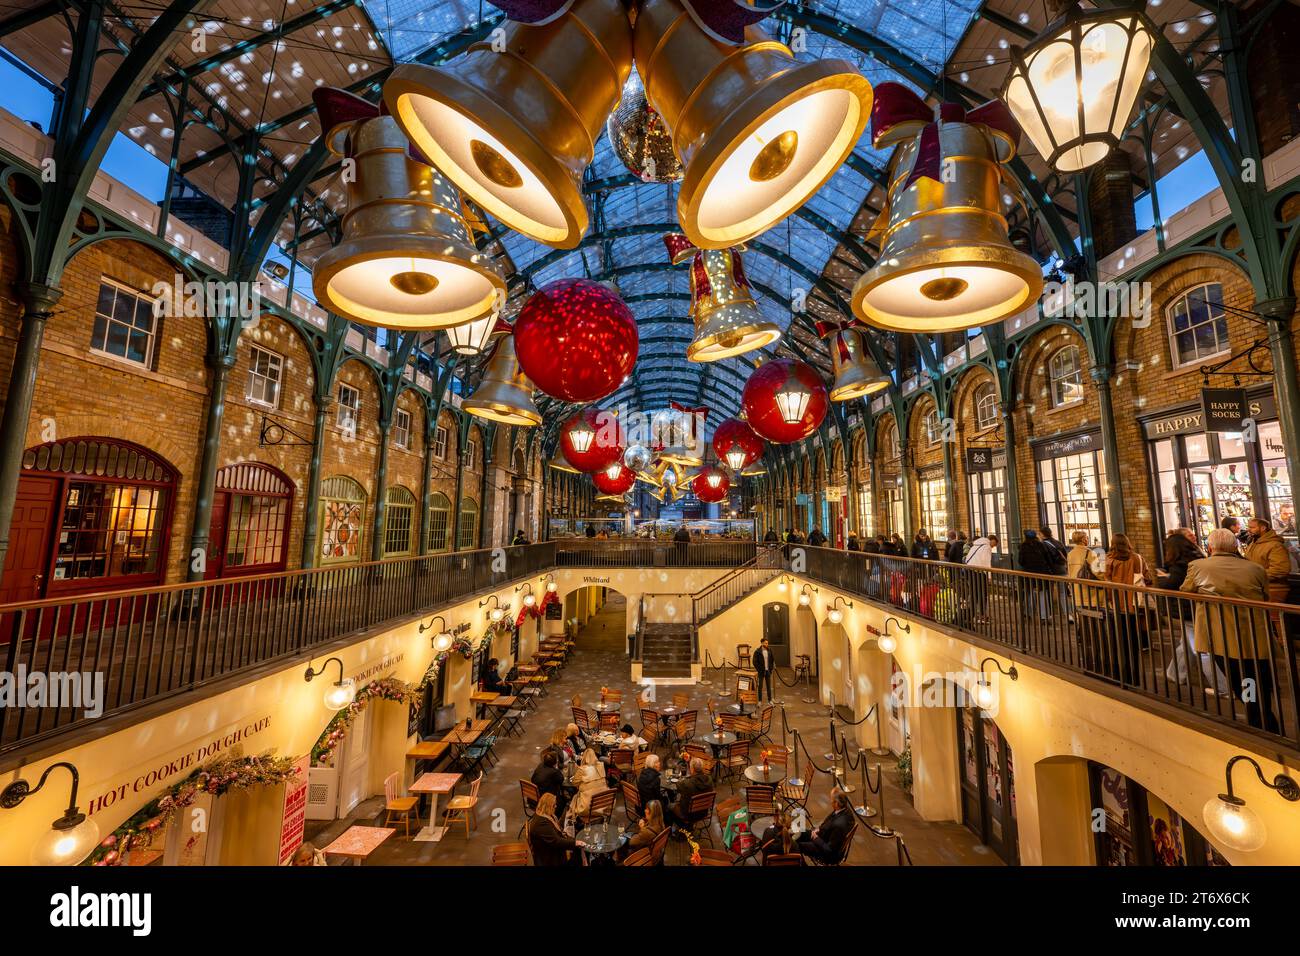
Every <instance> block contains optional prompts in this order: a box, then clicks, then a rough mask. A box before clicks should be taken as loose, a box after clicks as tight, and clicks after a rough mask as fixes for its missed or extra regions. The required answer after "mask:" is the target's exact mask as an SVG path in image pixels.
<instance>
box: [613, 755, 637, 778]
mask: <svg viewBox="0 0 1300 956" xmlns="http://www.w3.org/2000/svg"><path fill="white" fill-rule="evenodd" d="M634 756H635V754H633V753H632V751H631V750H628V749H627V748H626V747H615V748H614V749H613V750H611V751H610V752H609V757H608V760H609V769H610V770H613V771H614V772H615V773H617V774H618V776H619V779H620V780H622V779H623V778H625V777H627V776H629V775H630V774H631V773H632V758H633V757H634Z"/></svg>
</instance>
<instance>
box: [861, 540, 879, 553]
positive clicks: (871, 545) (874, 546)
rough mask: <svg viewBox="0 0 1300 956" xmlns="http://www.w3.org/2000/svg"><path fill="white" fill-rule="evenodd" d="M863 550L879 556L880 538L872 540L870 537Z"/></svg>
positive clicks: (863, 545) (864, 543)
mask: <svg viewBox="0 0 1300 956" xmlns="http://www.w3.org/2000/svg"><path fill="white" fill-rule="evenodd" d="M862 550H863V551H864V552H866V553H867V554H879V553H880V540H879V539H878V538H872V537H870V536H868V537H867V539H866V541H864V542H863V544H862Z"/></svg>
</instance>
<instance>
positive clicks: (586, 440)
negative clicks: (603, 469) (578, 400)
mask: <svg viewBox="0 0 1300 956" xmlns="http://www.w3.org/2000/svg"><path fill="white" fill-rule="evenodd" d="M595 440H596V429H594V428H592V427H591V424H590V423H589V422H587V421H585V420H579V421H578V423H577V424H576V425H574V426H573V427H572V428H570V429H569V443H570V444H572V445H573V450H574V451H577V452H581V453H583V454H586V452H587V451H588V450H589V449H590V448H591V443H592V442H593V441H595Z"/></svg>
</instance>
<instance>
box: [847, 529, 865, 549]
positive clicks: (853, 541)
mask: <svg viewBox="0 0 1300 956" xmlns="http://www.w3.org/2000/svg"><path fill="white" fill-rule="evenodd" d="M844 547H845V550H847V551H861V550H862V545H861V543H860V542H859V541H858V533H857V532H856V531H850V532H849V540H848V543H847V544H846V545H845V546H844Z"/></svg>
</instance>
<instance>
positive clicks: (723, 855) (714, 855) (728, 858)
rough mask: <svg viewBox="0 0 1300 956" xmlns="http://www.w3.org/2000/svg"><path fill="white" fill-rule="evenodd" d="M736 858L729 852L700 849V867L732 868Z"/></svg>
mask: <svg viewBox="0 0 1300 956" xmlns="http://www.w3.org/2000/svg"><path fill="white" fill-rule="evenodd" d="M735 862H736V858H735V857H734V856H732V855H731V853H730V852H728V851H727V850H712V849H705V848H704V847H700V866H731V865H732V864H734V863H735Z"/></svg>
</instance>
